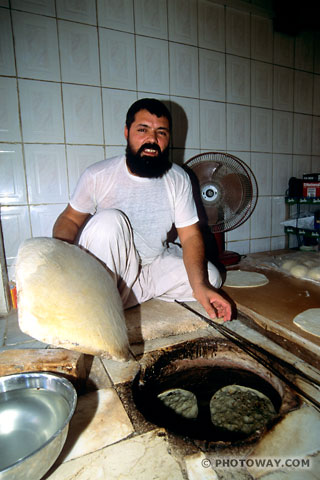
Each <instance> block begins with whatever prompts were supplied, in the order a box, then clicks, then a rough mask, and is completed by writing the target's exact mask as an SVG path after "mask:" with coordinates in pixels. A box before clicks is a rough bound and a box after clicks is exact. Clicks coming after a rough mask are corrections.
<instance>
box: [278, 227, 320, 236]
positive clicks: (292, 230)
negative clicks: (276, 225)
mask: <svg viewBox="0 0 320 480" xmlns="http://www.w3.org/2000/svg"><path fill="white" fill-rule="evenodd" d="M284 231H285V233H294V234H296V235H297V234H298V235H303V236H304V237H311V238H320V230H308V229H306V228H296V227H284Z"/></svg>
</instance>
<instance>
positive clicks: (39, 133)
mask: <svg viewBox="0 0 320 480" xmlns="http://www.w3.org/2000/svg"><path fill="white" fill-rule="evenodd" d="M18 86H19V92H20V108H21V120H22V133H23V139H24V141H25V142H44V143H45V142H48V143H56V142H63V141H64V131H63V122H62V102H61V87H60V85H59V84H56V83H51V82H39V81H36V80H19V81H18Z"/></svg>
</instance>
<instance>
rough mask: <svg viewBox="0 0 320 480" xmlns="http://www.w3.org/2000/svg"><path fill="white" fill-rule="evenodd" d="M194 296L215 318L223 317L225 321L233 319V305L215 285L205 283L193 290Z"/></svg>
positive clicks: (211, 316) (210, 315)
mask: <svg viewBox="0 0 320 480" xmlns="http://www.w3.org/2000/svg"><path fill="white" fill-rule="evenodd" d="M193 296H194V298H195V299H196V300H198V302H199V303H201V305H202V306H203V308H204V309H205V310H206V312H207V314H208V315H209V317H210V318H212V319H213V320H214V319H215V318H223V319H224V321H225V322H226V321H229V320H231V313H232V312H231V305H230V303H229V302H228V301H227V300H226V299H225V298H223V297H222V296H221V295H220V294H219V293H218V292H217V291H216V290H215V289H214V288H213V287H211V286H207V285H203V286H202V287H198V288H197V290H196V291H193Z"/></svg>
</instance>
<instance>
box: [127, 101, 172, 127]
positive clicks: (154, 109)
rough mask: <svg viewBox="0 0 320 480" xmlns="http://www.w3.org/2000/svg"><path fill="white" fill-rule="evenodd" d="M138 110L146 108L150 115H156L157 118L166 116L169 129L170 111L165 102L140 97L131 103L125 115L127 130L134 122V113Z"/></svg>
mask: <svg viewBox="0 0 320 480" xmlns="http://www.w3.org/2000/svg"><path fill="white" fill-rule="evenodd" d="M140 110H147V111H148V112H149V113H151V114H152V115H156V116H157V117H158V118H160V117H165V118H167V119H168V121H169V129H170V131H171V125H172V118H171V113H170V112H169V110H168V108H167V107H166V106H165V104H164V103H162V102H160V100H157V99H156V98H141V99H140V100H137V101H136V102H134V103H133V104H132V105H131V107H130V108H129V110H128V112H127V117H126V126H127V128H128V130H130V127H131V125H132V123H133V122H134V117H135V115H136V113H138V112H140Z"/></svg>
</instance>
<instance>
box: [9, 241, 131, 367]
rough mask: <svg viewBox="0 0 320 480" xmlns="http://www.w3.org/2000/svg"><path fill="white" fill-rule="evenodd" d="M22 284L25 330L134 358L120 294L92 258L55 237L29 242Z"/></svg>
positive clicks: (58, 342) (21, 257) (20, 266)
mask: <svg viewBox="0 0 320 480" xmlns="http://www.w3.org/2000/svg"><path fill="white" fill-rule="evenodd" d="M16 282H17V291H18V319H19V326H20V328H21V330H22V331H23V332H25V333H26V334H28V335H31V336H32V337H34V338H36V339H37V340H40V341H41V342H45V343H49V344H52V345H55V346H58V347H63V348H67V349H70V350H76V351H80V352H83V353H88V354H91V355H101V356H104V357H109V358H113V359H116V360H125V359H127V358H128V355H129V343H128V337H127V329H126V324H125V319H124V313H123V307H122V301H121V298H120V295H119V292H118V290H117V288H116V285H115V283H114V281H113V279H112V277H111V275H110V274H109V272H108V271H107V270H106V269H105V268H104V267H103V265H102V264H101V263H100V262H99V261H98V260H97V259H96V258H94V257H93V256H92V255H90V254H88V253H87V252H85V251H84V250H81V249H80V248H79V247H77V246H75V245H70V244H68V243H66V242H63V241H61V240H57V239H54V238H44V237H38V238H32V239H29V240H26V241H25V242H23V243H22V245H21V246H20V248H19V251H18V258H17V265H16Z"/></svg>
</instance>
